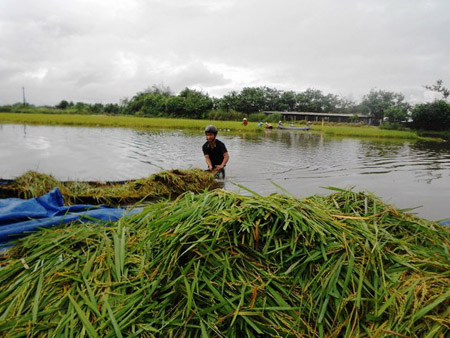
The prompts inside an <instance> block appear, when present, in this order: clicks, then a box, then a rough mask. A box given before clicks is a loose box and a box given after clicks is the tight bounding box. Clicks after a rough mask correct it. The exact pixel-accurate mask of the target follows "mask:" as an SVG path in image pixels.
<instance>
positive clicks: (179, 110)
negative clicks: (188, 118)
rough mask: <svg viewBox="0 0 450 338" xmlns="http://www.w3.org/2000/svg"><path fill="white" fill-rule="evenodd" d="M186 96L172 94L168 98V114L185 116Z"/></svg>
mask: <svg viewBox="0 0 450 338" xmlns="http://www.w3.org/2000/svg"><path fill="white" fill-rule="evenodd" d="M185 101H186V98H184V97H179V96H171V97H168V98H167V100H166V112H167V114H168V115H173V116H180V117H181V116H184V115H185V113H186V112H185V106H186V102H185Z"/></svg>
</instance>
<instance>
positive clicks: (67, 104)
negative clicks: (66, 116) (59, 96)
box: [56, 100, 69, 109]
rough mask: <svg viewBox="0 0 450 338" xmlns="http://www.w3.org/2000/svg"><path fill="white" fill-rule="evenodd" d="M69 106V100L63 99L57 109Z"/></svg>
mask: <svg viewBox="0 0 450 338" xmlns="http://www.w3.org/2000/svg"><path fill="white" fill-rule="evenodd" d="M68 106H69V102H67V101H66V100H62V101H61V102H60V103H58V104H57V105H56V108H57V109H66V108H67V107H68Z"/></svg>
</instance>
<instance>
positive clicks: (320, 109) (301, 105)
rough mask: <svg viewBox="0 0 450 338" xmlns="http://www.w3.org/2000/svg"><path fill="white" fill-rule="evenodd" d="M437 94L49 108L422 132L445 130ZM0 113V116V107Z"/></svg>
mask: <svg viewBox="0 0 450 338" xmlns="http://www.w3.org/2000/svg"><path fill="white" fill-rule="evenodd" d="M424 87H425V88H426V89H428V90H432V91H435V92H438V93H440V94H441V95H442V98H443V99H441V100H435V101H434V102H431V103H425V104H418V105H415V106H412V105H410V104H409V103H408V102H406V100H405V97H404V95H403V94H401V93H396V92H390V91H385V90H375V89H372V90H371V91H370V92H369V93H368V94H366V95H364V96H363V98H362V100H361V102H359V103H356V102H354V101H352V100H349V99H346V98H341V97H339V96H338V95H334V94H325V93H323V92H322V91H321V90H318V89H312V88H310V89H307V90H305V91H303V92H294V91H283V90H278V89H276V88H270V87H265V86H263V87H245V88H243V89H242V90H241V91H232V92H230V93H228V94H226V95H224V96H223V97H222V98H215V97H210V96H209V95H208V93H204V92H202V91H199V90H195V89H190V88H185V89H184V90H182V91H181V92H180V93H178V94H174V93H172V91H171V90H170V88H169V87H164V86H152V87H151V88H148V89H147V90H144V91H142V92H139V93H137V94H136V95H134V96H133V97H132V98H131V99H124V100H122V101H121V102H120V103H119V104H114V103H110V104H101V103H95V104H87V103H82V102H77V103H73V102H68V101H66V100H62V101H61V102H60V103H59V104H57V105H56V106H55V108H56V109H58V110H65V111H67V112H74V113H86V114H111V115H116V114H122V115H134V116H149V117H163V116H165V117H179V118H194V119H212V120H240V119H242V118H243V117H246V118H247V119H248V120H250V121H266V120H268V119H279V116H266V115H265V114H264V113H262V112H264V111H288V112H292V111H296V112H316V113H346V114H350V115H356V114H362V115H367V116H371V117H372V118H373V120H374V121H379V122H383V124H384V126H385V127H392V128H400V127H402V126H404V124H405V122H407V121H409V126H411V127H413V128H417V129H424V130H449V129H450V105H449V104H448V103H447V102H446V100H447V99H448V97H449V95H450V91H449V90H448V89H447V88H445V87H444V86H443V83H442V80H438V81H436V84H434V85H431V86H424ZM2 108H3V109H0V111H5V106H4V107H2Z"/></svg>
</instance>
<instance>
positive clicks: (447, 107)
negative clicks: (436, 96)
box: [411, 100, 450, 131]
mask: <svg viewBox="0 0 450 338" xmlns="http://www.w3.org/2000/svg"><path fill="white" fill-rule="evenodd" d="M411 117H412V119H413V126H414V128H416V129H424V130H435V131H441V130H450V104H448V103H447V102H445V101H444V100H439V101H434V102H431V103H424V104H419V105H417V106H415V107H414V109H413V111H412V114H411Z"/></svg>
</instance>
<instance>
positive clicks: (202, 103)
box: [178, 88, 213, 118]
mask: <svg viewBox="0 0 450 338" xmlns="http://www.w3.org/2000/svg"><path fill="white" fill-rule="evenodd" d="M178 96H179V97H180V98H184V114H185V116H186V117H191V118H201V117H203V116H205V115H206V113H207V112H208V111H209V110H210V109H212V107H213V101H212V100H211V98H210V97H209V95H208V94H205V93H203V92H201V91H198V90H195V89H189V88H185V89H184V90H182V91H181V92H180V94H179V95H178Z"/></svg>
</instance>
